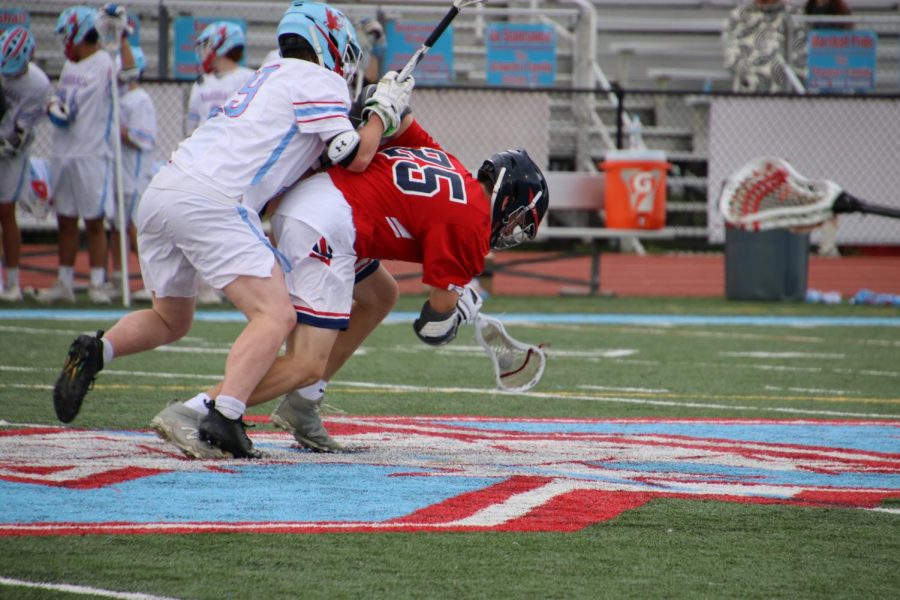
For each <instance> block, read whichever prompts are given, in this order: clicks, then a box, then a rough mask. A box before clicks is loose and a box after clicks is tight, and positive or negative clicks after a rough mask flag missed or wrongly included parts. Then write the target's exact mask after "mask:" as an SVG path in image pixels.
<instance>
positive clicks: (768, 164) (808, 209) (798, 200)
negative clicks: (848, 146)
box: [719, 158, 843, 231]
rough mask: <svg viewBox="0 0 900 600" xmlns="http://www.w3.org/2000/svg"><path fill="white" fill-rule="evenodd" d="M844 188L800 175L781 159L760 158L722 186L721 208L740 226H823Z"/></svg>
mask: <svg viewBox="0 0 900 600" xmlns="http://www.w3.org/2000/svg"><path fill="white" fill-rule="evenodd" d="M842 191H843V190H842V189H841V187H840V186H839V185H837V184H836V183H834V182H832V181H826V180H812V179H807V178H806V177H803V176H802V175H800V174H799V173H798V172H797V171H796V170H794V168H793V167H792V166H791V165H790V164H788V162H787V161H786V160H784V159H781V158H757V159H755V160H752V161H750V162H749V163H747V164H746V165H744V166H743V167H741V168H740V169H739V170H738V171H736V172H735V173H733V174H732V175H731V176H730V177H729V178H728V180H727V181H726V182H725V185H724V186H723V188H722V195H721V196H720V197H719V210H721V211H722V216H723V217H724V218H725V221H726V222H728V223H729V224H731V225H734V226H735V227H737V228H739V229H744V230H748V231H763V230H768V229H777V228H788V227H802V226H813V225H821V224H822V223H824V222H825V221H827V220H828V219H830V218H831V217H832V216H833V215H834V212H833V210H832V207H833V205H834V201H835V199H837V197H838V196H840V195H841V192H842Z"/></svg>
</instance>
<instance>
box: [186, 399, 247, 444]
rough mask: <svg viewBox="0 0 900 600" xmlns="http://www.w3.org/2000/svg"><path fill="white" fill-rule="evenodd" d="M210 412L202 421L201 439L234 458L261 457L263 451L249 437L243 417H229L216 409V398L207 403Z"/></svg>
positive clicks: (200, 428)
mask: <svg viewBox="0 0 900 600" xmlns="http://www.w3.org/2000/svg"><path fill="white" fill-rule="evenodd" d="M206 407H207V408H208V409H209V413H208V414H207V415H206V416H205V417H203V420H202V421H200V426H199V428H198V429H199V434H200V439H201V440H203V441H204V442H207V443H209V444H212V445H213V446H216V447H217V448H219V449H221V450H222V451H223V452H227V453H228V454H231V456H232V457H234V458H261V457H262V452H260V451H259V450H257V449H256V448H254V447H253V442H252V441H250V438H249V437H247V432H246V429H247V425H246V424H245V423H244V419H243V418H240V417H239V418H237V419H229V418H228V417H226V416H225V415H223V414H222V413H220V412H219V411H218V410H216V402H215V400H210V401H209V402H207V403H206Z"/></svg>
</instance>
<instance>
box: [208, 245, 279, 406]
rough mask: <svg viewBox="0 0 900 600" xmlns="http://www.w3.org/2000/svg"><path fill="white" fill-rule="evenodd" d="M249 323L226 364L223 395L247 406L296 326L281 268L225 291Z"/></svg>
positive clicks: (235, 283) (240, 279)
mask: <svg viewBox="0 0 900 600" xmlns="http://www.w3.org/2000/svg"><path fill="white" fill-rule="evenodd" d="M223 291H224V292H225V295H226V296H227V297H228V299H229V300H230V301H231V302H232V303H233V304H234V305H235V306H236V307H237V308H238V309H239V310H240V311H241V312H243V313H244V315H245V316H246V317H247V319H248V321H249V323H247V326H246V327H245V328H244V330H243V331H242V332H241V334H240V335H239V336H238V337H237V339H236V340H235V341H234V344H232V346H231V350H230V351H229V353H228V358H227V359H226V361H225V379H224V380H223V381H222V388H221V391H220V394H223V395H226V396H230V397H232V398H237V399H238V400H241V401H242V402H246V401H247V399H248V398H249V397H250V394H251V392H253V389H254V388H255V387H256V385H257V384H258V383H259V382H260V380H261V379H262V378H263V375H265V374H266V371H268V369H269V367H271V366H272V362H273V361H274V360H275V357H276V356H277V355H278V351H279V350H280V349H281V344H282V343H283V342H284V340H285V338H286V337H287V336H288V334H289V333H290V332H291V330H292V329H293V327H294V324H295V323H296V316H295V313H294V308H293V306H291V303H290V297H289V296H288V291H287V286H286V284H285V282H284V276H283V275H282V272H281V267H280V266H278V263H277V262H276V263H275V265H274V267H273V268H272V276H271V277H266V278H262V277H238V278H237V279H236V280H234V281H233V282H231V283H230V284H228V285H227V286H226V287H225V289H224V290H223Z"/></svg>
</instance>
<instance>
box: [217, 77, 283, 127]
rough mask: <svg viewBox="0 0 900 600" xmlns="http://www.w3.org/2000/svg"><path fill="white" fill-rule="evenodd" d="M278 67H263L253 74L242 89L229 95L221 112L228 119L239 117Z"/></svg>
mask: <svg viewBox="0 0 900 600" xmlns="http://www.w3.org/2000/svg"><path fill="white" fill-rule="evenodd" d="M280 66H281V65H272V66H269V67H263V68H262V69H260V70H259V71H257V72H256V73H254V74H253V77H251V78H250V79H248V80H247V83H245V84H244V86H243V87H242V88H240V89H239V90H238V91H236V92H235V93H234V94H232V95H231V98H230V99H229V100H228V104H226V105H225V108H224V109H223V110H222V112H224V113H225V115H226V116H228V117H239V116H241V115H242V114H243V112H244V111H245V110H247V107H248V106H250V102H251V101H252V100H253V97H254V96H256V92H258V91H259V88H260V87H262V84H263V83H265V81H266V79H268V78H269V75H271V74H272V73H274V72H275V71H277V70H278V67H280Z"/></svg>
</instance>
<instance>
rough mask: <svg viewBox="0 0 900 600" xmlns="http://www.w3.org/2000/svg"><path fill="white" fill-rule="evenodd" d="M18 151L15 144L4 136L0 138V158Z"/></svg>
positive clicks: (9, 156)
mask: <svg viewBox="0 0 900 600" xmlns="http://www.w3.org/2000/svg"><path fill="white" fill-rule="evenodd" d="M18 153H19V149H18V148H16V145H15V144H13V143H12V142H10V141H9V140H8V139H6V138H0V158H11V157H13V156H15V155H16V154H18Z"/></svg>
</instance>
